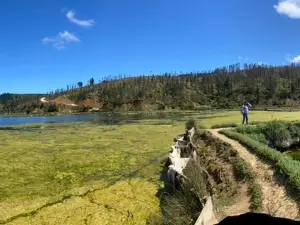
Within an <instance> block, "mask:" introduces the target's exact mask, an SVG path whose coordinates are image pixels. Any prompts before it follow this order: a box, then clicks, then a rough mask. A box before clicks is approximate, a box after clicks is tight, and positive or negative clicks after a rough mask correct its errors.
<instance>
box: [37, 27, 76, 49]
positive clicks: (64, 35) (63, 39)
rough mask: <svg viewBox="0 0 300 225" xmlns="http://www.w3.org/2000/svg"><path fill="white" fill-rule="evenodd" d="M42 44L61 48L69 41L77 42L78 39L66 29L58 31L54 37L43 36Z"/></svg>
mask: <svg viewBox="0 0 300 225" xmlns="http://www.w3.org/2000/svg"><path fill="white" fill-rule="evenodd" d="M42 42H43V44H45V45H46V44H51V45H52V46H53V47H54V48H56V49H58V50H61V49H64V48H66V45H67V44H69V43H78V42H80V39H79V38H78V37H76V36H75V35H74V34H72V33H69V32H68V31H64V32H59V33H58V34H57V35H56V37H44V38H43V40H42Z"/></svg>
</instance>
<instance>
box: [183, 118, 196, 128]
mask: <svg viewBox="0 0 300 225" xmlns="http://www.w3.org/2000/svg"><path fill="white" fill-rule="evenodd" d="M193 127H194V128H195V129H196V128H197V124H196V121H195V120H194V119H189V120H188V121H187V122H186V124H185V128H186V129H188V130H190V129H192V128H193Z"/></svg>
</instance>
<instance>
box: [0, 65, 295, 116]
mask: <svg viewBox="0 0 300 225" xmlns="http://www.w3.org/2000/svg"><path fill="white" fill-rule="evenodd" d="M40 97H41V95H24V96H23V95H10V94H4V95H1V96H0V104H1V110H2V112H17V111H23V112H25V111H26V112H33V111H34V110H36V109H42V110H44V111H47V110H48V108H49V106H45V104H44V103H41V102H38V101H37V99H38V98H40ZM43 97H47V99H49V101H50V102H51V104H52V105H55V106H52V107H50V111H60V110H64V109H65V107H62V106H66V105H68V104H75V105H78V107H77V109H76V110H77V111H87V110H89V109H91V108H100V109H103V110H116V109H118V110H143V109H156V110H160V109H166V108H172V109H185V110H186V109H201V108H235V107H238V106H240V105H241V103H242V102H243V101H245V100H247V101H249V102H251V103H252V104H253V105H255V106H263V107H267V106H277V107H298V106H300V103H299V101H298V99H299V97H300V66H299V65H295V64H292V65H288V66H266V65H258V64H245V65H244V67H243V69H241V68H240V65H239V64H234V65H230V66H228V67H223V68H218V69H215V70H214V71H209V72H199V73H198V72H192V73H186V74H180V75H176V74H171V73H165V74H163V75H149V76H139V77H129V78H128V77H127V78H126V77H120V78H107V79H104V80H102V81H101V82H99V83H95V82H94V79H93V78H91V79H90V81H89V84H88V85H86V86H83V84H82V82H78V86H76V87H75V86H68V88H67V89H66V90H64V89H60V90H57V91H55V92H51V93H48V94H47V95H44V96H43ZM7 99H8V100H7ZM48 105H49V104H48ZM59 105H60V107H58V106H59ZM45 107H46V109H45ZM73 108H74V107H73ZM75 108H76V107H75ZM74 110H75V109H73V111H74ZM76 110H75V111H76Z"/></svg>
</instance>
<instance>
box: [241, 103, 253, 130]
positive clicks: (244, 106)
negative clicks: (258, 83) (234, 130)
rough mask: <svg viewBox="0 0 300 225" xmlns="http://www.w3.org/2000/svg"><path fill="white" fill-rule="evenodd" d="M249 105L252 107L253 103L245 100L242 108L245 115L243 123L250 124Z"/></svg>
mask: <svg viewBox="0 0 300 225" xmlns="http://www.w3.org/2000/svg"><path fill="white" fill-rule="evenodd" d="M249 107H252V105H251V104H250V103H249V102H244V104H243V106H242V110H241V113H242V115H243V125H244V124H245V122H246V124H248V119H249V117H248V113H249Z"/></svg>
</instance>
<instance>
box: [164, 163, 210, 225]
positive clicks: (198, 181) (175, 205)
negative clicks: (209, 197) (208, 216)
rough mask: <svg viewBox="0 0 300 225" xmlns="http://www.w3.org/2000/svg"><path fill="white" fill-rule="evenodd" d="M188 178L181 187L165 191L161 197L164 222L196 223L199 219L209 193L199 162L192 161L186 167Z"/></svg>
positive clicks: (171, 223) (175, 223)
mask: <svg viewBox="0 0 300 225" xmlns="http://www.w3.org/2000/svg"><path fill="white" fill-rule="evenodd" d="M184 174H185V176H186V177H187V179H185V180H184V182H183V183H182V185H181V188H180V189H178V190H175V191H173V192H168V193H164V194H163V195H162V197H161V210H162V214H163V224H168V225H185V224H194V223H195V222H196V220H197V219H198V217H199V215H200V213H201V211H202V209H203V206H204V203H203V199H204V197H205V196H206V194H207V191H206V181H205V178H204V175H203V171H202V169H201V167H200V166H199V165H197V163H195V162H192V161H190V162H189V163H188V165H187V167H186V168H185V169H184Z"/></svg>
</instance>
